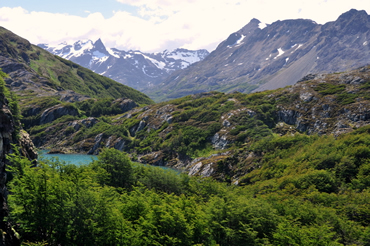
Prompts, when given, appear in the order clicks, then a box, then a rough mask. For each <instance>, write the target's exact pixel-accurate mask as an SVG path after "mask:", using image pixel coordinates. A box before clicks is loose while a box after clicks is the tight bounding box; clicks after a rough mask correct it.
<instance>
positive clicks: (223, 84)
mask: <svg viewBox="0 0 370 246" xmlns="http://www.w3.org/2000/svg"><path fill="white" fill-rule="evenodd" d="M369 63H370V16H369V15H368V14H367V13H366V12H365V11H357V10H354V9H352V10H350V11H348V12H346V13H344V14H342V15H341V16H339V18H338V19H337V20H336V21H333V22H328V23H326V24H324V25H321V24H317V23H315V22H314V21H312V20H305V19H297V20H283V21H276V22H274V23H272V24H270V25H265V24H263V23H261V22H260V21H259V20H257V19H252V20H251V21H250V22H249V23H248V24H247V25H246V26H244V27H243V28H242V29H240V30H239V31H237V32H235V33H232V34H231V35H230V36H229V37H228V38H227V39H226V40H224V41H223V42H221V43H220V44H219V45H218V47H217V48H216V49H215V50H214V51H213V52H211V53H210V55H208V56H207V57H206V58H205V59H204V60H202V61H200V62H198V63H197V64H196V65H193V66H189V67H187V68H186V69H184V70H178V71H176V72H174V73H172V74H171V75H169V76H168V77H167V78H166V79H165V80H164V81H163V82H162V83H161V85H160V86H159V87H157V90H156V91H153V90H144V91H143V92H144V93H146V94H147V95H149V96H150V97H151V98H152V99H154V100H155V101H165V100H168V99H171V98H178V97H182V96H185V95H189V94H193V93H200V92H207V91H212V90H216V91H221V92H232V91H239V92H243V93H249V92H253V91H261V90H266V89H276V88H280V87H284V86H287V85H292V84H294V83H296V82H297V81H298V80H300V79H301V78H302V77H304V76H306V75H307V74H310V73H329V72H341V71H346V70H350V69H353V68H357V67H360V66H364V65H367V64H369Z"/></svg>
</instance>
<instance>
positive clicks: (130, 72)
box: [39, 39, 209, 90]
mask: <svg viewBox="0 0 370 246" xmlns="http://www.w3.org/2000/svg"><path fill="white" fill-rule="evenodd" d="M39 46H40V47H41V48H43V49H45V50H47V51H49V52H50V53H52V54H54V55H57V56H60V57H62V58H65V59H68V60H70V61H73V62H75V63H77V64H79V65H81V66H83V67H85V68H88V69H91V70H92V71H94V72H96V73H99V74H101V75H104V76H106V77H108V78H111V79H114V80H115V81H118V82H120V83H122V84H125V85H128V86H130V87H132V88H135V89H137V90H144V89H148V88H153V87H155V86H157V85H158V84H159V83H160V82H162V80H163V79H165V78H166V77H167V76H168V75H169V74H171V73H172V72H174V71H177V70H180V69H184V68H186V67H188V66H189V65H191V64H193V63H195V62H198V61H201V60H203V59H204V58H205V57H206V56H207V55H208V54H209V52H208V51H207V50H194V51H193V50H187V49H175V50H173V51H168V50H165V51H163V52H159V53H144V52H141V51H138V50H135V51H134V50H129V51H123V50H118V49H115V48H112V49H109V48H106V47H105V46H104V44H103V42H102V41H101V40H100V39H98V40H97V41H96V42H92V41H91V40H86V41H77V42H74V43H70V44H67V43H62V44H60V45H58V46H51V45H48V44H39Z"/></svg>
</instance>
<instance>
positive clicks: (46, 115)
mask: <svg viewBox="0 0 370 246" xmlns="http://www.w3.org/2000/svg"><path fill="white" fill-rule="evenodd" d="M64 115H72V116H77V115H78V110H77V109H76V108H75V107H73V106H72V105H67V106H64V105H61V104H58V105H55V106H53V107H51V108H48V109H46V110H45V111H44V112H42V114H41V119H40V125H42V124H46V123H49V122H52V121H54V120H56V119H58V118H60V117H62V116H64Z"/></svg>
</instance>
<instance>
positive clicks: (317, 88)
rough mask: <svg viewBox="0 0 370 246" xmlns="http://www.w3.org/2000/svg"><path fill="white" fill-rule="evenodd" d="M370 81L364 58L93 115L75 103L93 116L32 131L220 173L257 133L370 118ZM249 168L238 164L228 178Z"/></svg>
mask: <svg viewBox="0 0 370 246" xmlns="http://www.w3.org/2000/svg"><path fill="white" fill-rule="evenodd" d="M369 83H370V67H369V66H367V67H362V68H360V69H357V70H353V71H350V72H345V73H336V74H320V75H309V76H307V77H305V78H304V79H303V80H302V81H300V82H299V83H297V84H295V85H294V86H289V87H286V88H283V89H277V90H272V91H264V92H257V93H252V94H242V93H239V92H235V93H230V94H224V93H221V92H210V93H201V94H196V95H192V96H186V97H183V98H179V99H175V100H172V101H169V102H163V103H158V104H154V105H150V106H145V107H141V108H134V109H132V110H130V111H127V112H125V113H122V114H118V115H117V114H115V113H114V112H109V111H108V113H101V114H96V115H95V116H94V115H92V114H91V111H89V110H90V108H89V107H88V106H86V105H85V106H83V105H81V104H78V103H75V104H74V107H76V108H78V109H80V110H82V108H83V107H85V108H86V109H87V111H86V112H90V113H86V112H85V115H86V116H89V117H88V118H79V117H78V116H74V117H71V116H68V117H67V116H65V117H61V118H58V119H56V120H54V121H48V122H47V123H45V124H36V125H34V126H30V128H29V132H30V134H31V137H32V139H33V141H34V143H35V144H36V145H37V146H38V147H41V148H57V149H60V150H63V151H65V152H81V153H89V154H97V153H99V152H100V151H101V149H102V148H103V147H112V148H116V149H118V150H120V151H125V152H128V153H130V154H131V158H132V159H134V160H137V161H139V162H142V163H148V164H151V165H161V166H170V167H175V168H180V169H184V170H186V171H187V172H189V173H190V174H191V175H202V176H214V177H217V176H218V175H219V173H218V171H217V168H216V167H217V165H218V163H219V162H220V161H221V162H222V160H225V159H227V158H230V157H231V156H233V155H234V153H235V151H236V152H237V151H238V149H240V148H243V147H245V146H250V145H251V144H252V143H253V142H255V141H257V140H261V139H264V138H266V137H269V136H270V137H271V136H276V135H281V136H284V135H288V136H289V135H292V134H308V135H315V134H319V135H334V136H339V135H341V134H344V133H349V132H352V131H353V130H354V129H357V128H359V127H363V126H366V125H368V124H369V122H370V113H369V112H370V111H369V110H370V101H369V100H370V97H369V95H370V94H369V89H370V85H369ZM105 105H107V106H106V107H108V108H110V107H111V106H109V105H111V104H110V103H109V102H108V103H106V104H105ZM103 111H104V110H103ZM199 158H200V159H199ZM236 170H237V169H236ZM234 171H235V170H234ZM244 174H245V172H239V171H238V172H235V173H234V174H233V175H232V176H230V182H236V181H238V180H239V178H240V177H241V176H243V175H244Z"/></svg>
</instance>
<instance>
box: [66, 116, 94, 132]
mask: <svg viewBox="0 0 370 246" xmlns="http://www.w3.org/2000/svg"><path fill="white" fill-rule="evenodd" d="M96 123H98V120H97V119H96V118H94V117H88V118H86V119H82V120H75V121H73V122H70V123H69V124H68V125H69V126H72V127H73V128H74V129H75V130H76V131H78V130H80V128H81V125H84V126H85V127H87V128H90V127H93V126H94V125H95V124H96Z"/></svg>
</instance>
